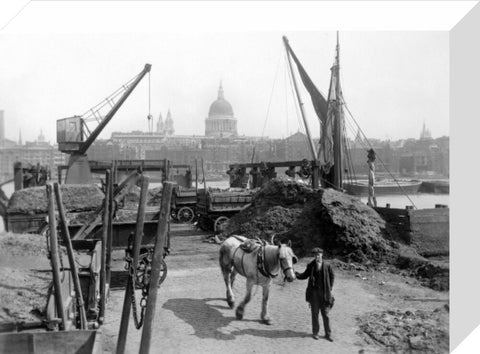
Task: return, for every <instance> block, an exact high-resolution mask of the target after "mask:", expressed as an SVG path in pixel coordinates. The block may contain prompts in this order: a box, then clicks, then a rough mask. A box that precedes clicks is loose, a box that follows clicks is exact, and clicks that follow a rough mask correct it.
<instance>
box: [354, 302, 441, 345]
mask: <svg viewBox="0 0 480 354" xmlns="http://www.w3.org/2000/svg"><path fill="white" fill-rule="evenodd" d="M448 319H449V308H448V305H445V306H444V307H441V308H438V309H436V310H434V311H423V310H417V311H414V312H411V311H405V312H403V311H399V310H389V311H384V312H375V313H369V314H366V315H364V316H362V317H360V318H359V319H358V322H359V325H360V331H359V334H360V335H361V336H362V337H363V338H364V339H365V341H366V342H367V343H369V344H376V345H379V346H381V347H382V348H384V349H385V350H388V351H389V352H394V353H398V352H402V353H405V352H408V353H412V352H413V353H415V352H416V353H448V352H449V326H448Z"/></svg>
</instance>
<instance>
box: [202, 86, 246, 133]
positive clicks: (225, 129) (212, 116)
mask: <svg viewBox="0 0 480 354" xmlns="http://www.w3.org/2000/svg"><path fill="white" fill-rule="evenodd" d="M237 135H238V133H237V118H235V117H234V115H233V109H232V105H231V104H230V102H228V101H227V100H226V99H225V97H224V94H223V87H222V83H221V82H220V87H219V88H218V98H217V99H216V100H215V101H214V102H213V103H212V104H211V105H210V109H209V110H208V117H207V118H206V119H205V136H215V137H219V138H227V137H231V136H237Z"/></svg>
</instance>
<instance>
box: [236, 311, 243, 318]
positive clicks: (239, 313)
mask: <svg viewBox="0 0 480 354" xmlns="http://www.w3.org/2000/svg"><path fill="white" fill-rule="evenodd" d="M235 316H236V317H237V320H241V319H243V313H241V312H238V311H235Z"/></svg>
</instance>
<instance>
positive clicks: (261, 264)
mask: <svg viewBox="0 0 480 354" xmlns="http://www.w3.org/2000/svg"><path fill="white" fill-rule="evenodd" d="M258 245H259V247H260V249H258V247H256V248H255V249H252V250H251V251H250V252H247V251H246V250H245V249H243V248H241V247H240V246H241V245H239V246H238V247H237V248H236V249H235V251H234V253H233V258H234V259H235V254H236V253H237V251H238V249H239V248H241V249H242V251H243V253H242V260H241V266H242V272H243V274H246V273H245V268H244V266H243V258H244V257H245V254H246V253H251V252H254V251H256V250H258V252H257V270H258V271H259V272H260V274H262V275H263V276H264V277H267V278H275V277H276V276H278V273H277V274H272V273H270V271H269V270H268V269H267V265H266V262H265V244H258ZM290 268H291V267H288V268H287V269H285V270H284V272H286V271H287V270H288V269H290Z"/></svg>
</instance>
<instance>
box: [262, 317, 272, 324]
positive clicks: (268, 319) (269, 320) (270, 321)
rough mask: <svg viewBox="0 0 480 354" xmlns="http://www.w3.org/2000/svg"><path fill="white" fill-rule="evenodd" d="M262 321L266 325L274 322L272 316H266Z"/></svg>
mask: <svg viewBox="0 0 480 354" xmlns="http://www.w3.org/2000/svg"><path fill="white" fill-rule="evenodd" d="M262 323H263V324H266V325H271V324H272V320H271V319H270V318H264V319H263V320H262Z"/></svg>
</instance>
